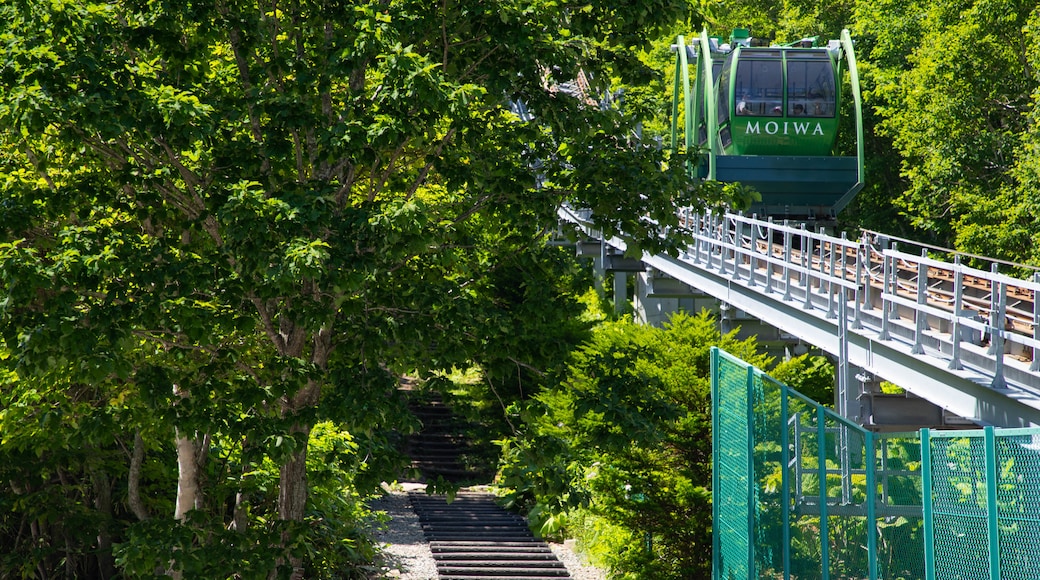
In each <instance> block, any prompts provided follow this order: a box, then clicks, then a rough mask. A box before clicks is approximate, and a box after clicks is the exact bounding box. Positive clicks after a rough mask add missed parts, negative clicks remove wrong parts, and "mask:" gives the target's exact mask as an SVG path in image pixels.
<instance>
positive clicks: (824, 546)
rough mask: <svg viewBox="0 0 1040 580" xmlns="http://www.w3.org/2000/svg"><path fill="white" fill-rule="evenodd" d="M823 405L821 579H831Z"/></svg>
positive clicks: (819, 435) (819, 427) (819, 426)
mask: <svg viewBox="0 0 1040 580" xmlns="http://www.w3.org/2000/svg"><path fill="white" fill-rule="evenodd" d="M825 418H826V416H825V415H824V410H823V405H820V404H819V403H817V405H816V439H817V441H816V450H817V455H818V456H819V458H818V461H819V465H818V466H817V468H816V470H817V473H818V474H819V475H818V477H819V478H820V485H819V488H820V489H819V492H820V493H819V499H817V500H816V501H817V502H819V506H820V579H821V580H829V579H830V573H831V554H830V530H829V529H828V525H827V524H828V523H829V522H828V521H827V422H826V420H825Z"/></svg>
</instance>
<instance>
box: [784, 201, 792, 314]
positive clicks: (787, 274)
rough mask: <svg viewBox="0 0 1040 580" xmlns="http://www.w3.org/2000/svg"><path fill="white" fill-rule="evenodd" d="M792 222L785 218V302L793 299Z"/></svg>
mask: <svg viewBox="0 0 1040 580" xmlns="http://www.w3.org/2000/svg"><path fill="white" fill-rule="evenodd" d="M789 227H790V223H789V222H788V221H787V220H784V302H789V301H790V300H791V237H792V234H791V230H790V229H788V228H789Z"/></svg>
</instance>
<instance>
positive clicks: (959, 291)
mask: <svg viewBox="0 0 1040 580" xmlns="http://www.w3.org/2000/svg"><path fill="white" fill-rule="evenodd" d="M962 304H964V272H963V271H962V270H961V256H960V254H957V255H955V256H954V257H953V328H952V329H951V334H950V340H951V346H950V364H949V368H950V370H954V371H959V370H960V369H961V368H963V366H962V365H961V311H962V310H963V308H961V305H962Z"/></svg>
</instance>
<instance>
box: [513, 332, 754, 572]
mask: <svg viewBox="0 0 1040 580" xmlns="http://www.w3.org/2000/svg"><path fill="white" fill-rule="evenodd" d="M712 346H721V347H722V348H724V349H726V350H727V351H729V352H731V353H733V354H735V355H736V356H739V357H741V358H743V359H745V360H748V361H750V362H752V364H756V365H759V366H765V365H767V364H768V362H769V360H768V359H767V358H765V357H763V356H762V355H759V354H757V353H756V345H755V342H754V341H753V340H751V339H749V340H745V341H739V340H737V339H736V338H735V333H729V334H725V335H723V334H721V333H720V331H719V329H718V324H717V322H716V321H715V319H714V318H712V317H711V316H710V315H708V314H707V313H701V314H699V315H697V316H689V315H686V314H676V315H674V316H673V317H672V319H671V320H670V321H669V322H668V323H667V324H666V325H665V326H664V328H654V327H650V326H641V325H636V324H633V323H628V322H605V323H603V324H601V325H600V326H599V327H597V328H596V329H595V330H594V332H593V336H592V338H591V339H590V340H589V341H588V342H587V343H586V344H585V345H583V346H582V347H581V348H579V349H578V350H577V351H575V352H574V353H573V354H572V356H571V358H570V362H569V364H568V366H567V368H566V371H565V372H563V373H561V375H560V376H558V377H556V381H555V385H556V386H555V387H553V388H549V389H547V390H545V391H544V392H542V393H541V394H540V395H538V396H537V397H536V398H535V400H534V401H533V402H532V403H531V404H530V405H528V406H527V408H526V409H525V412H524V417H525V424H524V427H523V429H522V432H521V433H520V434H518V435H517V436H516V437H514V438H512V439H510V440H508V441H505V442H503V445H502V448H503V464H502V470H501V482H502V484H503V485H504V486H506V487H507V488H510V492H509V493H508V494H507V499H508V501H509V502H510V503H512V504H513V505H516V506H518V507H521V508H523V509H526V510H527V511H528V512H529V520H530V521H531V524H532V527H534V528H535V531H536V532H539V533H541V534H542V535H554V534H561V533H568V534H571V535H576V536H578V537H579V539H580V540H582V541H583V543H584V544H585V545H586V546H589V545H595V547H594V548H592V552H593V553H594V554H596V555H597V558H598V559H599V560H600V562H601V563H603V564H606V565H608V566H609V567H610V568H611V570H612V571H613V573H614V575H615V576H616V577H621V578H646V577H651V576H654V577H658V578H704V577H707V576H708V575H709V573H710V568H711V557H710V555H711V531H710V530H711V502H710V492H709V486H710V479H711V431H710V428H711V405H710V380H709V377H710V375H709V373H710V349H711V347H712ZM583 536H584V537H583Z"/></svg>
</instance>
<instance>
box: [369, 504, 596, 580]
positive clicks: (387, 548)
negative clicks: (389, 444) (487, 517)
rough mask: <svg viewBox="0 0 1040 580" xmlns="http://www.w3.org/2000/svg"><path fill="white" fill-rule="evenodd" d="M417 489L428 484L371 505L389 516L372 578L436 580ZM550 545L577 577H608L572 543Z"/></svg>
mask: <svg viewBox="0 0 1040 580" xmlns="http://www.w3.org/2000/svg"><path fill="white" fill-rule="evenodd" d="M417 489H425V486H423V485H418V484H404V487H403V488H402V489H399V490H394V491H391V492H390V493H388V494H387V495H386V497H384V498H382V499H380V500H378V501H376V502H374V503H373V505H372V508H373V509H375V510H381V511H385V512H386V513H387V515H388V516H390V522H389V523H388V524H387V527H386V529H385V530H381V531H379V532H378V533H377V534H376V540H377V541H378V542H380V544H381V546H382V547H383V556H384V562H383V563H382V568H381V570H380V571H379V573H377V574H375V575H374V576H373V580H375V579H399V580H437V565H436V563H435V562H434V560H433V554H432V553H431V552H430V544H429V543H427V542H426V540H425V538H424V537H423V533H422V527H421V526H420V525H419V518H418V516H416V515H415V512H414V511H412V506H411V504H410V503H409V501H408V495H407V494H408V492H409V491H413V490H417ZM549 547H550V548H551V549H552V551H553V553H554V554H556V557H557V558H559V560H560V561H561V562H563V565H564V566H566V567H567V570H568V571H569V572H570V574H571V578H573V579H574V580H606V578H607V575H606V573H605V572H604V571H602V570H600V569H598V568H595V567H593V566H590V565H588V564H586V563H585V561H584V560H583V559H582V558H581V556H580V555H579V554H577V553H575V552H574V550H573V549H572V543H571V542H566V543H563V544H549Z"/></svg>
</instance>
